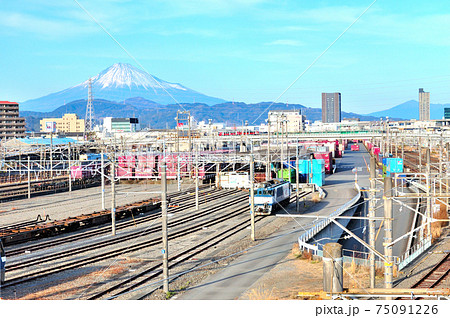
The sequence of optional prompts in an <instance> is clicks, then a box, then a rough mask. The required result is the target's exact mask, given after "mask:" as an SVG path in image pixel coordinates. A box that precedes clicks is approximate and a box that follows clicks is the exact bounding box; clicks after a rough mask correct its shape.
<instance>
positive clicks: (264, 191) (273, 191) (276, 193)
mask: <svg viewBox="0 0 450 318" xmlns="http://www.w3.org/2000/svg"><path fill="white" fill-rule="evenodd" d="M290 197H291V183H290V182H289V181H280V180H269V181H266V182H264V183H261V185H260V187H259V188H258V189H256V190H255V199H254V200H255V215H269V214H271V213H272V212H273V211H275V210H277V209H279V208H280V206H282V205H288V204H289V200H290Z"/></svg>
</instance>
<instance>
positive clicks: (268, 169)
mask: <svg viewBox="0 0 450 318" xmlns="http://www.w3.org/2000/svg"><path fill="white" fill-rule="evenodd" d="M267 125H268V134H267V158H266V160H267V161H266V181H269V180H270V179H272V178H271V169H270V117H269V120H268V121H267Z"/></svg>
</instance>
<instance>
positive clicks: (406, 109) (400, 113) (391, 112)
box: [368, 100, 450, 120]
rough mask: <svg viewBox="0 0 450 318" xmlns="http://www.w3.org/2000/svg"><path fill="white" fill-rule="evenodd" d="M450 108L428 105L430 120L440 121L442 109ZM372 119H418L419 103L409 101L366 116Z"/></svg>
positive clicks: (447, 105)
mask: <svg viewBox="0 0 450 318" xmlns="http://www.w3.org/2000/svg"><path fill="white" fill-rule="evenodd" d="M446 107H450V104H430V119H442V118H443V117H444V108H446ZM368 115H369V116H374V117H378V118H380V117H383V118H384V117H386V116H388V117H389V118H402V119H417V120H418V119H419V102H418V101H416V100H409V101H407V102H404V103H402V104H400V105H397V106H394V107H392V108H389V109H386V110H382V111H378V112H373V113H370V114H368Z"/></svg>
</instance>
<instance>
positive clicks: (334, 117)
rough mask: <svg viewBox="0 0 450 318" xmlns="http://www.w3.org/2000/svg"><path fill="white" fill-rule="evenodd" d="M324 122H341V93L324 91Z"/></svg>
mask: <svg viewBox="0 0 450 318" xmlns="http://www.w3.org/2000/svg"><path fill="white" fill-rule="evenodd" d="M322 122H323V123H339V122H341V93H322Z"/></svg>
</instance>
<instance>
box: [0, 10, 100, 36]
mask: <svg viewBox="0 0 450 318" xmlns="http://www.w3.org/2000/svg"><path fill="white" fill-rule="evenodd" d="M0 26H1V27H2V28H1V29H2V31H0V32H8V33H9V34H14V32H26V33H31V34H36V35H41V36H44V37H51V38H53V37H61V36H73V35H79V34H88V33H92V32H93V31H94V30H96V28H94V27H93V26H88V25H80V24H78V23H75V22H73V21H69V20H56V19H52V20H50V19H44V18H39V17H36V16H33V15H29V14H23V13H16V12H1V11H0Z"/></svg>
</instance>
